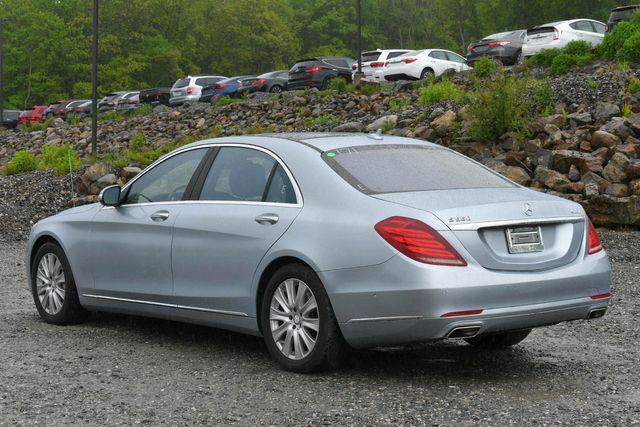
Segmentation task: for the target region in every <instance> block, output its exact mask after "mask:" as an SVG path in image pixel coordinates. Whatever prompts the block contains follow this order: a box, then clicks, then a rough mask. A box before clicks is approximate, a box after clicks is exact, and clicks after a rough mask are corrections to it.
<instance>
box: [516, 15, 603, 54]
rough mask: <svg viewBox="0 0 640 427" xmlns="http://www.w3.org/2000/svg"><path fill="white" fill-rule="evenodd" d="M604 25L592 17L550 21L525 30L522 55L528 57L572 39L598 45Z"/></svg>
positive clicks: (565, 43) (594, 45)
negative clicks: (525, 35)
mask: <svg viewBox="0 0 640 427" xmlns="http://www.w3.org/2000/svg"><path fill="white" fill-rule="evenodd" d="M605 30H606V25H605V24H603V23H602V22H600V21H594V20H592V19H572V20H570V21H560V22H552V23H550V24H545V25H540V26H538V27H534V28H532V29H530V30H527V37H526V39H525V42H524V45H522V56H523V57H525V58H526V57H528V56H532V55H535V54H536V53H538V52H540V51H542V50H545V49H552V48H562V47H565V46H566V45H568V44H569V42H572V41H574V40H584V41H586V42H588V43H590V44H591V46H593V47H594V48H595V47H598V46H599V45H600V43H602V40H603V39H604V33H605Z"/></svg>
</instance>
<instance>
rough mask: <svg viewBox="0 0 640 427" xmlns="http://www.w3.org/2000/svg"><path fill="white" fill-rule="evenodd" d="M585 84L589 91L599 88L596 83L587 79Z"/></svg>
mask: <svg viewBox="0 0 640 427" xmlns="http://www.w3.org/2000/svg"><path fill="white" fill-rule="evenodd" d="M587 84H588V85H589V87H590V88H591V89H598V87H600V85H599V84H598V82H597V81H595V80H594V79H589V80H587Z"/></svg>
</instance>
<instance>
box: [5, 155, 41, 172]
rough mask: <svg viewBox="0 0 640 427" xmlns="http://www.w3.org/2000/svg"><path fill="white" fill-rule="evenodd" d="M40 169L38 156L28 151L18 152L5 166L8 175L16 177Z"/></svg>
mask: <svg viewBox="0 0 640 427" xmlns="http://www.w3.org/2000/svg"><path fill="white" fill-rule="evenodd" d="M37 168H38V160H37V159H36V156H35V155H34V154H33V153H32V152H30V151H27V150H20V151H16V152H15V153H14V154H13V157H12V158H11V160H10V161H9V163H7V165H6V166H5V172H6V174H7V175H15V174H17V173H22V172H31V171H34V170H36V169H37Z"/></svg>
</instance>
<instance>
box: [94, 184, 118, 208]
mask: <svg viewBox="0 0 640 427" xmlns="http://www.w3.org/2000/svg"><path fill="white" fill-rule="evenodd" d="M98 200H100V203H102V204H103V205H104V206H118V205H119V204H120V186H118V185H111V186H109V187H105V188H104V189H103V190H102V191H101V192H100V195H99V196H98Z"/></svg>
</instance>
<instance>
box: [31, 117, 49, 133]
mask: <svg viewBox="0 0 640 427" xmlns="http://www.w3.org/2000/svg"><path fill="white" fill-rule="evenodd" d="M52 123H53V118H52V117H50V118H48V119H46V120H45V121H43V122H40V123H33V124H32V125H31V126H26V130H27V132H35V131H39V130H47V128H48V127H49V126H51V124H52Z"/></svg>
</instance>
